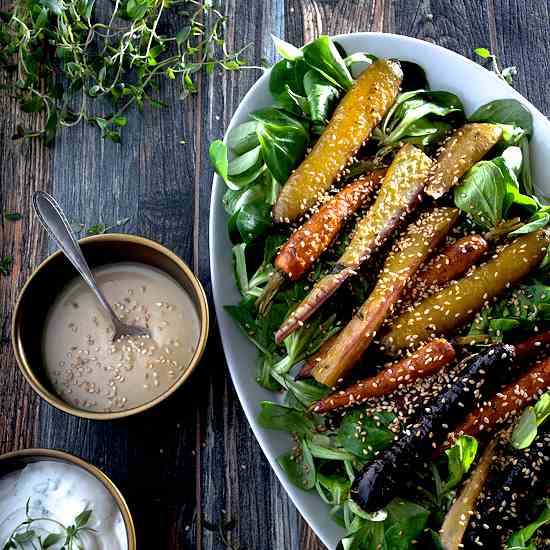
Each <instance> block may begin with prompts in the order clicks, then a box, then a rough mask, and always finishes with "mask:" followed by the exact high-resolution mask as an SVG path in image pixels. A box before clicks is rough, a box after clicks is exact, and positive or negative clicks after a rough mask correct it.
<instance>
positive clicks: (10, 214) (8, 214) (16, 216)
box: [4, 212, 23, 222]
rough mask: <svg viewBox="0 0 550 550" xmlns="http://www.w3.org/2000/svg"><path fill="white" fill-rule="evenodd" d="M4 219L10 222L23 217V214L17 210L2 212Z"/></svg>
mask: <svg viewBox="0 0 550 550" xmlns="http://www.w3.org/2000/svg"><path fill="white" fill-rule="evenodd" d="M4 219H6V220H8V221H10V222H16V221H19V220H21V219H23V216H22V215H21V214H20V213H19V212H6V213H5V214H4Z"/></svg>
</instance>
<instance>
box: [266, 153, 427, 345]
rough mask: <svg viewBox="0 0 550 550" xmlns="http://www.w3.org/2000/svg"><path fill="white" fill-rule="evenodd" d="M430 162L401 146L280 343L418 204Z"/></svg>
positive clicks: (279, 333)
mask: <svg viewBox="0 0 550 550" xmlns="http://www.w3.org/2000/svg"><path fill="white" fill-rule="evenodd" d="M430 165H431V160H430V159H429V157H427V156H426V155H425V154H424V153H423V152H422V151H421V150H420V149H417V148H416V147H414V146H413V145H410V144H406V145H404V146H403V147H402V148H401V149H400V150H399V152H398V153H397V155H396V156H395V158H394V160H393V162H392V164H391V165H390V167H389V168H388V171H387V172H386V175H385V177H384V181H383V182H382V187H381V189H380V192H379V193H378V196H377V197H376V201H375V202H374V204H373V205H372V206H371V208H370V209H369V210H368V211H367V213H366V214H365V216H364V217H363V218H362V219H361V221H360V222H359V223H358V224H357V226H356V228H355V231H354V234H353V238H352V240H351V242H350V244H349V246H348V247H347V248H346V251H345V252H344V254H343V255H342V257H341V258H340V259H339V260H338V262H337V264H336V266H335V267H334V270H333V271H332V273H330V274H328V275H327V276H326V277H323V278H322V279H321V280H320V281H318V282H317V283H316V284H315V286H314V287H313V289H312V290H311V292H310V293H309V294H308V295H307V296H306V298H305V299H304V300H303V301H302V302H301V304H300V305H299V306H298V307H297V308H296V309H295V310H294V311H293V312H292V313H291V314H290V315H289V317H288V318H287V319H286V320H285V322H284V323H283V324H282V325H281V327H280V328H279V330H278V331H277V333H276V335H275V340H276V341H277V342H278V343H280V342H282V341H283V340H284V339H285V338H286V337H287V336H288V335H289V334H291V333H292V332H294V331H295V330H296V329H297V328H299V327H300V326H301V325H302V324H303V323H304V321H305V320H306V319H308V318H309V317H310V316H311V315H312V314H313V313H314V312H315V311H317V309H318V308H319V307H320V306H321V304H323V303H324V302H325V301H326V300H327V299H328V298H329V297H330V296H331V295H332V294H333V293H334V292H335V291H336V290H337V289H338V288H339V287H340V286H341V285H342V283H343V282H344V281H345V280H346V279H347V278H348V277H349V276H350V275H352V274H354V273H355V271H356V269H357V268H358V267H359V266H360V265H361V264H362V263H363V262H364V261H365V260H366V259H367V258H368V257H369V256H370V254H371V253H372V252H373V251H374V250H375V249H377V248H378V247H380V246H381V245H382V244H383V243H384V242H385V241H386V240H387V238H388V237H389V235H390V234H391V233H392V231H393V230H394V229H395V228H396V227H397V225H398V224H399V222H400V221H401V220H402V219H404V217H405V216H406V215H407V214H408V213H409V212H410V211H411V210H412V209H413V208H414V207H415V206H416V205H417V204H418V202H419V200H420V194H421V192H422V188H423V186H424V182H425V180H426V176H427V174H428V170H429V167H430Z"/></svg>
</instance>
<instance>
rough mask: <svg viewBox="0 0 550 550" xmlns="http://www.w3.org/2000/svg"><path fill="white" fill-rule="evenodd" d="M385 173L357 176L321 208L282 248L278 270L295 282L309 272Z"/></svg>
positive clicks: (276, 265) (278, 259) (373, 190)
mask: <svg viewBox="0 0 550 550" xmlns="http://www.w3.org/2000/svg"><path fill="white" fill-rule="evenodd" d="M384 174H385V170H375V171H374V172H371V173H370V174H366V175H363V176H360V177H358V178H357V179H356V180H354V181H353V182H352V183H350V184H349V185H346V186H345V187H344V188H343V189H342V190H341V191H340V192H339V193H337V194H336V195H334V197H332V198H331V199H330V200H328V201H327V202H326V203H325V204H324V205H323V206H321V208H320V209H319V210H318V211H317V212H315V213H314V214H313V215H312V216H311V218H309V220H308V221H306V222H305V223H304V224H303V225H302V226H301V227H299V228H298V229H296V231H294V233H293V234H292V236H291V237H290V239H288V241H287V242H286V244H285V245H284V246H282V247H281V249H280V250H279V253H278V254H277V257H276V259H275V267H276V268H277V270H278V271H282V272H284V273H286V275H287V276H288V277H289V278H290V279H291V280H292V281H296V280H297V279H299V278H300V277H301V276H302V275H303V274H304V273H305V272H306V271H309V269H311V266H312V265H313V263H314V262H315V261H316V260H317V259H318V258H319V256H320V255H321V254H322V253H323V252H324V251H325V250H326V249H327V247H328V246H329V245H330V243H332V241H333V240H334V238H335V237H336V235H338V233H339V232H340V230H341V229H342V226H343V225H344V222H345V221H346V220H347V219H348V218H349V217H350V216H351V215H352V214H353V213H354V212H356V211H357V209H358V208H359V207H360V206H361V205H362V204H364V203H365V201H366V200H367V199H368V198H369V197H372V196H373V194H374V192H375V190H376V189H377V187H378V186H379V185H380V182H381V181H382V178H383V177H384Z"/></svg>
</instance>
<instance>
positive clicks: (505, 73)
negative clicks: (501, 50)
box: [474, 48, 518, 86]
mask: <svg viewBox="0 0 550 550" xmlns="http://www.w3.org/2000/svg"><path fill="white" fill-rule="evenodd" d="M474 52H475V53H476V55H478V56H479V57H481V58H482V59H487V60H489V61H490V62H491V70H492V71H493V72H494V73H495V74H496V75H497V76H498V77H499V78H500V79H501V80H504V82H506V84H509V85H510V86H512V85H513V83H514V77H515V76H516V75H517V74H518V69H517V67H515V66H511V67H504V69H501V68H500V65H499V63H498V58H497V56H496V55H495V54H493V53H491V52H490V51H489V50H488V49H487V48H476V49H475V50H474Z"/></svg>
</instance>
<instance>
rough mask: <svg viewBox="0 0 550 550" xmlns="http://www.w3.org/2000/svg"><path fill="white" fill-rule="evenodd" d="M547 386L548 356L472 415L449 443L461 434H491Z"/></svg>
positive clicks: (549, 362) (548, 381) (548, 382)
mask: <svg viewBox="0 0 550 550" xmlns="http://www.w3.org/2000/svg"><path fill="white" fill-rule="evenodd" d="M548 387H550V357H548V358H546V359H544V360H543V361H540V362H537V363H535V366H534V367H532V368H531V370H529V371H528V372H527V373H525V374H524V375H523V376H521V377H520V378H518V379H517V380H516V381H515V382H512V383H511V384H508V386H506V387H505V388H504V389H502V390H501V391H499V392H497V393H496V394H495V395H493V396H492V397H491V399H490V400H489V401H488V402H487V403H484V404H483V405H482V406H480V407H479V408H478V409H476V410H475V411H473V412H471V413H470V414H469V415H468V416H467V417H466V418H465V420H464V422H462V424H460V425H459V426H458V427H457V428H456V429H455V431H454V432H453V434H451V435H450V437H449V439H450V441H451V442H452V441H455V440H456V439H458V438H459V437H460V436H461V435H463V434H466V435H471V436H472V437H476V436H477V435H479V434H480V433H481V432H483V431H491V430H492V429H494V428H495V426H498V425H499V424H502V423H503V422H506V421H507V420H508V419H509V418H510V416H511V415H514V414H516V413H517V412H518V411H521V410H522V409H523V407H525V406H526V405H528V404H529V403H531V402H532V401H534V400H535V398H536V397H537V396H538V394H539V392H543V391H544V390H546V389H547V388H548Z"/></svg>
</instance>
